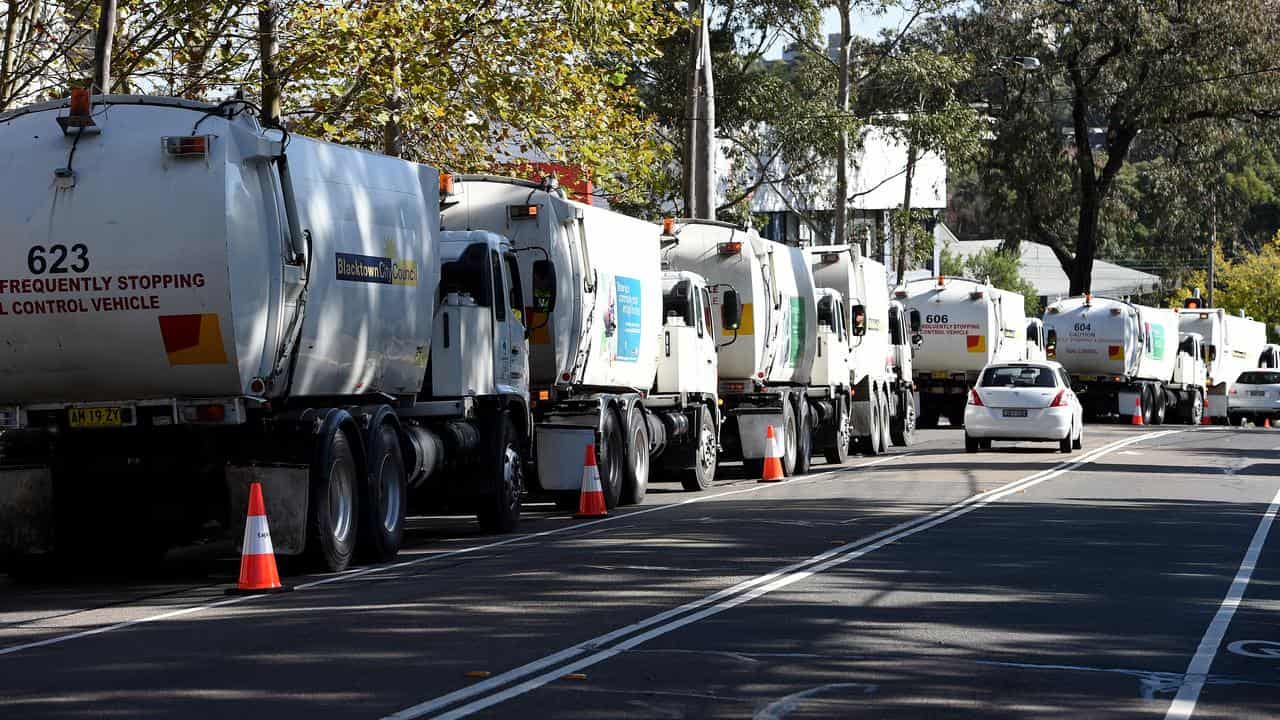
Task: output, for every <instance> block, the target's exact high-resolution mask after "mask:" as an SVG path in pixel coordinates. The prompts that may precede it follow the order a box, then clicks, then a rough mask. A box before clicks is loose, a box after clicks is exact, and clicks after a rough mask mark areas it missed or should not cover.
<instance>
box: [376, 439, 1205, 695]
mask: <svg viewBox="0 0 1280 720" xmlns="http://www.w3.org/2000/svg"><path fill="white" fill-rule="evenodd" d="M1179 432H1184V431H1181V430H1165V431H1163V432H1157V433H1151V434H1142V435H1136V436H1131V437H1128V438H1125V439H1122V440H1117V441H1115V442H1112V443H1109V444H1107V445H1104V446H1102V447H1100V448H1098V449H1096V450H1094V451H1092V452H1089V453H1086V454H1084V455H1083V456H1081V457H1079V458H1078V459H1075V460H1072V461H1067V462H1063V463H1059V464H1057V465H1055V466H1053V467H1050V468H1047V469H1045V470H1042V471H1040V472H1038V473H1034V474H1032V475H1028V476H1027V477H1024V478H1022V479H1020V480H1014V481H1013V482H1010V483H1007V484H1005V485H1002V486H1000V487H997V488H994V489H992V490H989V491H987V492H983V493H979V494H977V495H974V496H972V497H970V498H966V499H964V500H961V501H959V502H956V503H953V504H951V505H948V506H946V507H943V508H940V509H938V510H935V511H933V512H931V513H928V514H926V515H923V516H921V517H918V518H914V519H912V520H908V521H906V522H903V523H900V524H898V525H895V526H894V527H891V528H889V529H887V530H882V531H880V532H878V533H875V534H874V535H871V536H869V537H866V538H861V539H859V540H855V541H853V542H850V543H847V544H845V545H841V546H840V547H836V548H832V549H830V550H827V551H826V552H823V553H820V554H818V555H814V556H813V557H810V558H808V559H806V560H801V561H800V562H797V563H793V564H791V565H788V566H786V567H783V568H780V569H778V570H775V571H773V572H771V573H768V574H765V575H761V576H758V577H755V578H752V579H749V580H745V581H743V582H741V583H738V584H737V585H734V586H732V587H728V588H725V589H723V590H720V591H718V592H715V593H712V594H710V595H707V596H705V597H702V598H699V599H697V600H693V601H691V602H688V603H685V604H684V605H681V606H679V607H675V608H672V609H670V610H666V611H664V612H661V613H658V614H657V615H653V616H651V617H649V618H647V619H645V620H641V621H639V622H636V623H632V624H630V625H627V626H625V627H622V628H618V629H617V630H614V631H612V632H609V633H606V634H604V635H600V636H598V637H595V638H592V639H590V640H587V641H585V642H581V643H578V644H577V645H573V646H570V647H567V648H565V649H563V650H560V651H559V652H556V653H554V654H552V655H548V656H546V657H544V658H541V659H538V660H534V661H532V662H529V663H526V664H524V665H521V666H520V667H517V668H514V669H512V670H508V671H507V672H505V673H502V674H500V675H496V676H494V677H491V678H488V679H486V680H483V681H481V682H479V683H476V684H474V685H469V686H467V687H463V688H460V689H458V690H455V691H453V692H451V693H448V694H446V695H442V696H440V697H437V698H434V699H431V700H427V701H425V702H422V703H419V704H417V705H414V706H412V707H409V708H405V709H404V710H401V711H399V712H397V713H395V714H393V715H389V716H387V719H386V720H412V719H414V718H420V717H423V716H426V715H429V714H432V713H435V712H437V711H441V710H444V709H446V708H448V707H450V706H453V705H457V704H458V703H460V702H463V701H467V700H472V698H476V697H477V696H480V695H483V694H484V693H486V692H489V691H490V690H497V689H498V688H500V687H502V686H504V685H508V684H510V683H512V682H516V681H518V680H521V679H522V678H525V677H528V676H530V675H535V673H542V674H541V675H536V676H535V677H533V678H531V679H529V680H525V681H524V682H521V683H520V684H518V685H514V686H511V687H508V688H507V689H505V690H502V691H500V692H497V693H495V694H493V695H489V696H487V697H480V698H479V699H475V700H472V701H471V702H469V703H468V704H466V705H462V706H461V707H457V708H455V709H454V710H452V711H450V712H446V713H444V714H442V715H439V716H437V717H438V719H439V720H444V719H446V718H461V717H466V716H468V715H470V714H472V713H475V712H478V711H480V710H483V709H485V708H487V707H491V706H493V705H497V704H498V703H501V702H505V701H506V700H509V699H511V698H514V697H517V696H519V695H523V694H525V693H528V692H530V691H532V690H535V689H537V688H539V687H542V686H543V685H546V684H547V683H549V682H552V681H554V680H556V679H557V678H559V677H562V676H564V675H565V674H568V673H572V672H577V671H578V670H580V669H582V668H586V667H590V666H592V665H596V664H598V663H600V662H603V661H605V660H608V659H609V658H612V657H614V656H616V655H618V654H620V653H622V652H623V651H625V650H629V649H632V648H634V647H637V646H639V645H641V644H643V643H645V642H648V641H649V640H652V639H653V638H656V637H660V636H662V635H665V634H667V633H670V632H672V631H674V630H677V629H679V628H681V627H684V626H685V625H688V624H690V623H694V622H697V621H699V620H702V619H705V618H707V617H711V616H712V615H716V614H719V613H721V612H724V611H726V610H729V609H731V608H734V607H737V606H739V605H741V604H743V603H746V602H749V601H751V600H754V599H755V598H758V597H760V596H762V595H766V594H768V593H770V592H773V591H774V590H777V589H779V588H783V587H787V586H788V585H792V584H794V583H797V582H800V581H801V580H804V579H806V578H808V577H811V576H813V575H816V574H818V573H821V572H823V571H825V570H828V569H830V568H832V567H835V566H837V565H842V564H844V563H847V562H849V561H851V560H856V559H857V558H860V557H862V556H863V555H866V554H868V553H871V552H875V551H876V550H878V549H880V548H882V547H884V546H886V545H889V544H891V543H893V542H896V541H898V540H901V539H903V538H905V537H909V536H911V535H915V534H916V533H919V532H923V531H924V530H928V529H929V528H932V527H935V526H937V525H940V524H942V523H945V522H949V521H951V520H954V519H956V518H958V517H960V516H962V515H966V514H968V513H970V512H973V511H974V510H977V509H979V508H981V507H985V506H986V505H990V504H991V503H993V502H996V501H997V500H1000V499H1001V498H1003V497H1006V496H1008V495H1011V494H1013V493H1015V492H1018V491H1021V490H1025V489H1027V488H1029V487H1032V486H1034V485H1038V484H1040V483H1042V482H1044V481H1046V480H1050V479H1052V478H1055V477H1058V476H1059V475H1062V474H1064V473H1067V472H1070V471H1071V470H1074V469H1075V468H1077V467H1080V466H1081V465H1084V464H1086V463H1089V462H1092V461H1094V460H1096V459H1098V458H1101V457H1102V456H1104V455H1107V454H1108V453H1111V452H1112V451H1115V450H1118V449H1120V448H1122V447H1127V446H1129V445H1132V444H1134V443H1137V442H1142V441H1144V440H1150V439H1154V438H1158V437H1162V436H1165V435H1172V434H1176V433H1179ZM707 606H709V607H707ZM695 610H696V611H697V612H692V611H695ZM654 626H656V627H654ZM646 628H652V629H651V630H648V631H647V632H644V633H642V634H639V635H635V633H636V632H638V631H641V630H645V629H646ZM628 636H632V637H630V639H627V640H625V641H622V642H619V643H618V644H616V645H613V646H612V647H607V648H606V647H605V646H607V645H610V644H611V643H614V642H615V641H619V640H622V639H623V638H627V637H628ZM601 648H605V649H603V650H601ZM596 651H598V652H596ZM583 653H593V654H591V655H587V656H585V657H582V654H583ZM575 658H576V659H575ZM566 661H568V662H567V664H561V663H566ZM548 667H550V668H553V669H552V670H550V671H549V672H545V673H543V672H542V671H543V670H545V669H546V668H548Z"/></svg>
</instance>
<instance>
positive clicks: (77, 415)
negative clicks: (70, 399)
mask: <svg viewBox="0 0 1280 720" xmlns="http://www.w3.org/2000/svg"><path fill="white" fill-rule="evenodd" d="M123 411H124V408H118V407H83V408H71V411H70V413H69V414H68V419H69V420H70V421H71V427H73V428H104V427H123V426H124V412H123Z"/></svg>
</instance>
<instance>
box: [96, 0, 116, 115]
mask: <svg viewBox="0 0 1280 720" xmlns="http://www.w3.org/2000/svg"><path fill="white" fill-rule="evenodd" d="M115 32H116V0H102V5H101V8H100V12H99V13H98V32H97V34H95V35H94V38H93V88H91V89H90V93H91V94H92V92H93V90H97V91H98V93H99V94H102V95H106V94H107V93H109V92H111V45H112V41H113V40H114V37H115Z"/></svg>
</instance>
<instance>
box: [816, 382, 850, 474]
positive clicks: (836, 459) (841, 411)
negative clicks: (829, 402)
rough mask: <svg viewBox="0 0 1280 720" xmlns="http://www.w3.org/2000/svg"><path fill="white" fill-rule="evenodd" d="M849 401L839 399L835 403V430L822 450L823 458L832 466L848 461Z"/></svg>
mask: <svg viewBox="0 0 1280 720" xmlns="http://www.w3.org/2000/svg"><path fill="white" fill-rule="evenodd" d="M849 434H850V430H849V400H848V398H840V401H839V402H838V403H836V419H835V430H834V431H833V432H832V438H831V442H830V443H829V444H828V445H827V446H826V447H825V448H823V449H822V454H823V457H825V458H826V460H827V462H828V463H831V464H832V465H843V464H845V463H846V462H848V461H849Z"/></svg>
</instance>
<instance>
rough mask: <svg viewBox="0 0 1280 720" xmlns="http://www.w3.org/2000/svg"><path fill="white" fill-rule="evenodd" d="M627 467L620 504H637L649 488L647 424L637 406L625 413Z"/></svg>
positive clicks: (642, 499) (642, 500) (641, 500)
mask: <svg viewBox="0 0 1280 720" xmlns="http://www.w3.org/2000/svg"><path fill="white" fill-rule="evenodd" d="M627 435H628V438H627V467H626V475H625V476H624V477H623V478H622V495H621V497H620V498H619V501H618V504H620V505H639V504H640V503H642V502H644V495H645V492H646V491H647V490H648V489H649V424H648V423H647V422H646V421H645V419H644V413H643V412H641V411H640V408H638V407H632V408H631V412H630V413H628V415H627Z"/></svg>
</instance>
